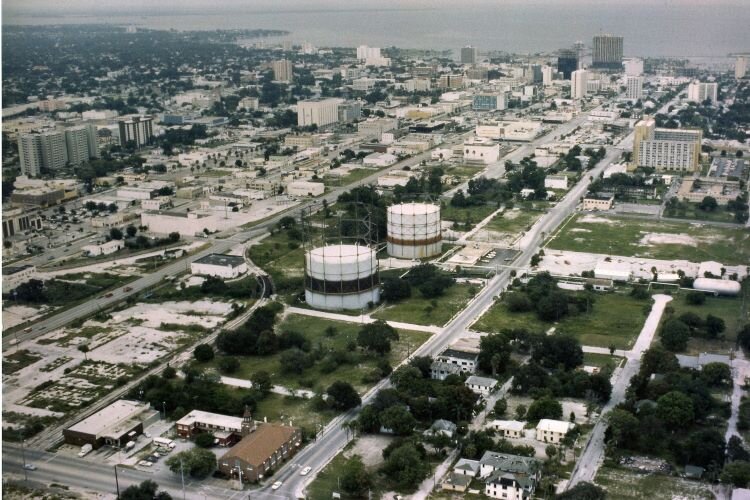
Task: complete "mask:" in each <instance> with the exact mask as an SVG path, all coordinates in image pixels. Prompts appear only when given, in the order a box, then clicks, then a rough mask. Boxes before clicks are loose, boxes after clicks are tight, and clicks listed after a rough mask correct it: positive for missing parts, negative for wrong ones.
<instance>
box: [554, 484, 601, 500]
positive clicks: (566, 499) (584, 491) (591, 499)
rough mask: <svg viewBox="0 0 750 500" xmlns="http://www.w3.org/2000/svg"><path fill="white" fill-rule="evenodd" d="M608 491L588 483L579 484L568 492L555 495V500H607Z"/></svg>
mask: <svg viewBox="0 0 750 500" xmlns="http://www.w3.org/2000/svg"><path fill="white" fill-rule="evenodd" d="M606 498H607V491H606V490H605V489H604V488H601V487H599V486H597V485H595V484H591V483H588V482H586V481H583V482H580V483H577V484H576V485H575V486H573V487H572V488H570V489H569V490H568V491H565V492H563V493H560V494H559V495H555V500H605V499H606Z"/></svg>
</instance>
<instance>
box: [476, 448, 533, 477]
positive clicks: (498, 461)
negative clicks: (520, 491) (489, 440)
mask: <svg viewBox="0 0 750 500" xmlns="http://www.w3.org/2000/svg"><path fill="white" fill-rule="evenodd" d="M479 463H480V464H482V465H489V466H491V467H492V468H494V469H495V470H498V471H503V472H514V473H521V474H531V473H533V472H535V471H536V469H537V468H538V467H539V462H538V461H537V460H535V459H533V458H530V457H522V456H520V455H510V454H508V453H498V452H495V451H485V452H484V455H482V458H481V459H480V460H479Z"/></svg>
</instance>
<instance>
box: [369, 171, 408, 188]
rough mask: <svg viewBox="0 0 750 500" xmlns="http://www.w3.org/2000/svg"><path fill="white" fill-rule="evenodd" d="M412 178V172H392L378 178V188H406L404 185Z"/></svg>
mask: <svg viewBox="0 0 750 500" xmlns="http://www.w3.org/2000/svg"><path fill="white" fill-rule="evenodd" d="M412 177H414V172H411V171H407V170H393V171H391V172H388V173H387V174H385V175H381V176H380V177H378V186H379V187H382V188H394V187H396V186H406V183H407V182H409V179H411V178H412Z"/></svg>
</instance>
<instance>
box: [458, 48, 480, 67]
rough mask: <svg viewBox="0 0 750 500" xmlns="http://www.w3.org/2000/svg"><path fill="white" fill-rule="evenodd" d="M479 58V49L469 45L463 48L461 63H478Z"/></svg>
mask: <svg viewBox="0 0 750 500" xmlns="http://www.w3.org/2000/svg"><path fill="white" fill-rule="evenodd" d="M478 59H479V49H477V48H476V47H472V46H471V45H468V46H466V47H464V48H462V49H461V64H476V62H477V60H478Z"/></svg>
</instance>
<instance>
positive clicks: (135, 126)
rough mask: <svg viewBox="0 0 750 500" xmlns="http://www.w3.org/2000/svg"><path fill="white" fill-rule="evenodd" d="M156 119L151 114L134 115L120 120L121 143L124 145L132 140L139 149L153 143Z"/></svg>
mask: <svg viewBox="0 0 750 500" xmlns="http://www.w3.org/2000/svg"><path fill="white" fill-rule="evenodd" d="M153 122H154V119H153V118H152V117H151V116H133V117H130V118H126V119H124V120H120V121H119V122H118V125H119V127H120V145H121V146H124V145H125V144H127V143H128V142H130V141H133V143H135V147H136V148H137V149H140V148H142V147H143V146H145V145H147V144H149V143H151V141H152V139H153V137H154V125H153Z"/></svg>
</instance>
